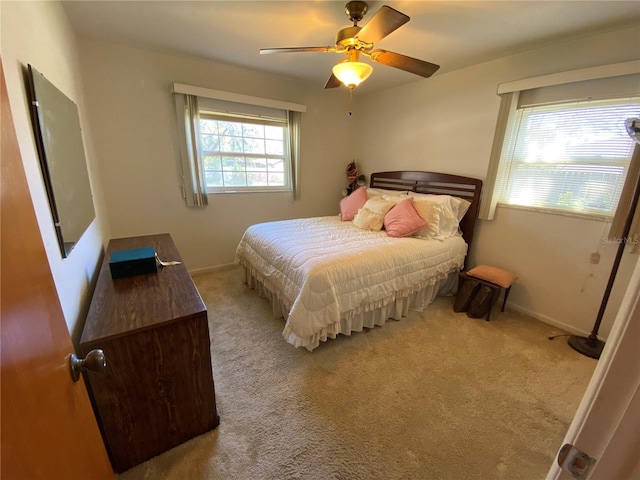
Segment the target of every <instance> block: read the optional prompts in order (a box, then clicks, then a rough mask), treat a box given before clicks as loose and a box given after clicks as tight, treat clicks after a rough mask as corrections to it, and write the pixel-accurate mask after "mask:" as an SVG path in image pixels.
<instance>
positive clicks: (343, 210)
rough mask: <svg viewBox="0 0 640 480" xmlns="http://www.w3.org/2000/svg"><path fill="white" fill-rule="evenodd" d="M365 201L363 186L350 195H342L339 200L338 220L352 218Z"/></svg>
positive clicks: (344, 220) (365, 193)
mask: <svg viewBox="0 0 640 480" xmlns="http://www.w3.org/2000/svg"><path fill="white" fill-rule="evenodd" d="M365 203H367V189H366V188H364V187H360V188H358V189H357V190H356V191H355V192H352V193H351V195H349V196H347V197H344V198H343V199H342V200H340V220H342V221H343V222H346V221H349V220H353V217H355V216H356V213H358V210H360V209H361V208H362V207H363V206H364V204H365Z"/></svg>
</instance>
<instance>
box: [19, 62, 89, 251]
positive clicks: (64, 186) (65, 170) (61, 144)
mask: <svg viewBox="0 0 640 480" xmlns="http://www.w3.org/2000/svg"><path fill="white" fill-rule="evenodd" d="M27 77H28V81H27V84H28V91H29V103H30V107H31V120H32V124H33V130H34V137H35V141H36V147H37V150H38V157H39V160H40V170H41V171H42V178H43V180H44V186H45V190H46V192H47V197H48V200H49V207H50V209H51V216H52V218H53V225H54V228H55V232H56V237H57V239H58V244H59V246H60V253H61V254H62V257H63V258H66V257H68V256H69V254H70V253H71V251H72V250H73V248H74V247H75V245H76V244H77V243H78V241H79V240H80V238H81V237H82V235H83V234H84V232H85V231H86V230H87V228H88V227H89V225H91V223H92V222H93V220H94V219H95V209H94V205H93V194H92V192H91V183H90V180H89V172H88V169H87V161H86V157H85V152H84V143H83V141H82V129H81V126H80V117H79V115H78V107H77V106H76V104H75V103H74V102H73V101H72V100H70V99H69V98H68V97H67V96H66V95H65V94H64V93H62V92H61V91H60V90H59V89H58V88H56V87H55V86H54V85H53V84H52V83H51V82H49V81H48V80H47V79H46V78H45V76H44V75H42V74H41V73H40V72H38V71H37V70H36V69H35V68H33V66H31V65H28V75H27Z"/></svg>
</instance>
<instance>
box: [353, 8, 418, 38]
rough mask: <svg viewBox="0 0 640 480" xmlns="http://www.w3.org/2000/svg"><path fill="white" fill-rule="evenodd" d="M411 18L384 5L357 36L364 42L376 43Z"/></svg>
mask: <svg viewBox="0 0 640 480" xmlns="http://www.w3.org/2000/svg"><path fill="white" fill-rule="evenodd" d="M409 20H410V18H409V17H408V16H407V15H405V14H404V13H402V12H399V11H398V10H395V9H393V8H391V7H388V6H387V5H383V6H382V7H381V8H380V10H378V11H377V12H376V13H375V15H374V16H373V17H371V19H370V20H369V21H368V22H367V24H366V25H365V26H364V27H362V30H360V31H359V32H358V34H357V35H356V38H357V39H358V40H360V41H362V42H364V43H376V42H379V41H380V40H382V39H383V38H384V37H386V36H387V35H389V34H390V33H391V32H393V31H394V30H396V29H397V28H399V27H401V26H402V25H404V24H405V23H407V22H408V21H409Z"/></svg>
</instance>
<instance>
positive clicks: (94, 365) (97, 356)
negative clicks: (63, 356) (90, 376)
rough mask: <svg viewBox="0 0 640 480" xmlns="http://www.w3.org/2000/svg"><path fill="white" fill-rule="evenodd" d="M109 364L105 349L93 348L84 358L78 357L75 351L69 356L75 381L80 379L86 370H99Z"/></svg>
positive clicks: (72, 376)
mask: <svg viewBox="0 0 640 480" xmlns="http://www.w3.org/2000/svg"><path fill="white" fill-rule="evenodd" d="M106 366H107V359H106V358H105V356H104V351H103V350H100V349H96V350H91V351H90V352H89V353H87V356H86V357H84V358H78V356H77V355H76V354H75V353H72V354H71V355H70V356H69V369H70V370H71V378H72V379H73V381H74V382H77V381H78V380H80V374H81V373H82V372H84V371H86V370H89V371H91V372H98V371H100V370H102V369H103V368H104V367H106Z"/></svg>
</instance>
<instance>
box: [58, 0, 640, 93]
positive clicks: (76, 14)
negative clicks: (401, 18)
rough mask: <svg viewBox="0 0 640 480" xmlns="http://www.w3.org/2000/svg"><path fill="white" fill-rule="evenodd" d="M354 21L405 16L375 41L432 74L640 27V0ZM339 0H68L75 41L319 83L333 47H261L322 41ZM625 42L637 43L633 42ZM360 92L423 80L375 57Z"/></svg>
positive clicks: (409, 9)
mask: <svg viewBox="0 0 640 480" xmlns="http://www.w3.org/2000/svg"><path fill="white" fill-rule="evenodd" d="M368 3H369V12H368V14H367V15H366V16H365V18H364V20H363V21H362V22H360V26H363V25H365V24H366V22H367V20H368V19H369V18H371V16H372V15H373V14H374V13H375V12H376V11H377V10H378V9H379V8H380V7H381V6H382V5H383V4H387V5H389V6H391V7H393V8H395V9H396V10H400V11H401V12H403V13H405V14H407V15H408V16H409V17H411V20H410V21H409V23H407V24H406V25H404V26H402V27H400V28H399V29H398V30H396V31H395V32H393V33H391V34H390V35H389V36H388V37H386V38H384V39H383V40H381V41H380V42H378V43H377V44H376V48H384V49H385V50H391V51H394V52H397V53H401V54H404V55H408V56H411V57H415V58H419V59H421V60H426V61H429V62H432V63H436V64H438V65H440V66H441V68H440V70H439V71H438V72H437V73H436V75H438V74H439V73H444V72H447V71H452V70H456V69H459V68H463V67H465V66H469V65H473V64H477V63H482V62H485V61H489V60H492V59H496V58H500V57H504V56H506V55H511V54H514V53H518V52H522V51H525V50H528V49H531V48H535V47H538V46H541V45H545V44H549V43H551V42H554V41H559V40H562V39H563V38H567V37H573V36H576V35H586V34H591V33H595V32H601V31H606V30H609V29H614V28H619V27H623V26H627V25H633V24H635V25H640V1H637V0H634V1H481V0H480V1H416V0H414V1H392V0H390V1H388V2H368ZM345 4H346V1H317V0H316V1H68V2H63V5H64V9H65V11H66V12H67V15H68V17H69V20H70V22H71V24H72V26H73V28H74V30H75V31H76V33H77V34H78V35H79V36H80V37H82V38H90V39H94V40H99V41H104V42H109V43H116V44H120V45H125V46H132V47H138V48H143V49H151V50H154V51H160V52H166V53H172V54H179V55H190V56H195V57H200V58H203V59H210V60H214V61H217V62H222V63H226V64H231V65H236V66H241V67H247V68H251V69H257V70H262V71H267V72H272V73H276V74H280V75H284V76H288V77H294V78H300V79H305V80H309V81H311V82H313V83H315V84H317V85H318V88H322V87H323V86H324V84H325V82H326V80H327V79H328V78H329V76H330V74H331V67H332V66H333V65H334V64H335V63H337V62H338V61H339V60H340V59H341V58H343V56H341V55H339V54H336V53H320V52H305V53H281V54H272V55H260V54H259V50H260V48H268V47H294V46H295V47H300V46H328V45H333V44H334V42H335V34H336V32H337V31H338V30H340V29H341V28H344V27H348V26H350V25H351V22H350V21H349V19H348V18H347V16H346V14H345V13H344V6H345ZM631 48H636V49H640V38H639V39H638V44H637V45H635V46H631ZM373 65H374V72H373V75H372V76H371V77H370V78H369V79H368V80H367V81H366V82H364V83H363V84H362V85H361V86H360V87H358V88H359V89H360V90H363V89H366V90H368V91H374V90H379V89H382V88H388V87H391V86H397V85H401V84H405V83H409V82H413V81H416V80H420V79H421V77H418V76H416V75H413V74H410V73H407V72H404V71H401V70H397V69H394V68H391V67H388V66H385V65H381V64H373Z"/></svg>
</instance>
